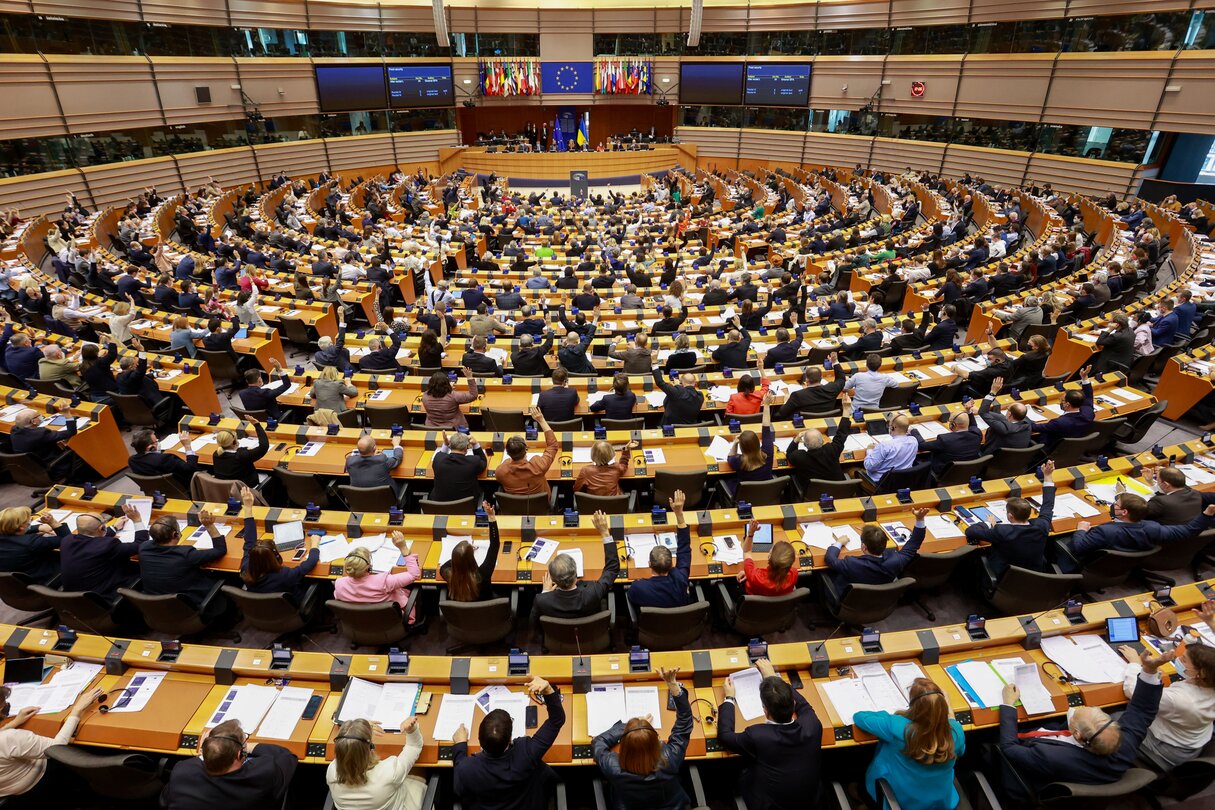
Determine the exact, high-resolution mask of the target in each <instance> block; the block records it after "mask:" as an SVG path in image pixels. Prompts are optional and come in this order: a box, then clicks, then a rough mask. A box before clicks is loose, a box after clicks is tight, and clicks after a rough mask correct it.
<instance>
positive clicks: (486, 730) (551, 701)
mask: <svg viewBox="0 0 1215 810" xmlns="http://www.w3.org/2000/svg"><path fill="white" fill-rule="evenodd" d="M526 689H527V692H528V694H530V695H532V697H533V699H534V698H535V697H541V698H543V699H544V709H545V712H546V713H547V715H548V717H547V718H545V720H544V723H543V724H542V725H541V726H540V728H538V729H536V733H535V734H533V735H532V736H530V737H528V736H527V735H526V734H523V735H522V736H519V737H514V739H512V736H513V731H514V729H513V723H512V721H511V717H510V714H509V713H508V712H506V711H505V710H503V709H494V710H493V711H492V712H490V713H489V714H487V715H485V717H484V718H482V719H481V727H480V728H479V729H478V731H477V739H478V742H480V743H481V753H479V754H477V755H476V756H469V754H468V729H466V728H465V727H464V726H463V725H461V726H460V727H459V728H458V729H456V733H455V734H454V735H453V736H452V738H451V741H452V743H454V745H453V746H452V762H453V768H452V778H453V785H454V788H455V791H456V795H457V796H459V797H460V800H461V801H462V802H463V803H464V807H466V808H467V809H468V810H548V801H549V798H550V796H552V794H553V791H554V789H555V787H556V783H557V775H556V773H554V772H553V769H552V768H551V767H550V766H549V765H548V764H546V763H545V762H544V755H545V753H546V752H547V751H548V749H549V748H551V747H552V745H553V743H554V742H556V740H557V734H558V733H560V731H561V727H562V726H564V725H565V706H564V704H563V703H562V702H561V693H560V692H559V691H557V689H556V687H554V686H552V685H550V684H549V682H548V681H546V680H544V679H543V678H532V679H531V680H530V681H528V683H527V686H526ZM520 731H522V729H520Z"/></svg>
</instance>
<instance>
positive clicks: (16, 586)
mask: <svg viewBox="0 0 1215 810" xmlns="http://www.w3.org/2000/svg"><path fill="white" fill-rule="evenodd" d="M32 587H33V585H32V583H31V581H30V578H29V577H28V576H26V575H25V574H22V573H21V572H19V571H12V572H9V571H2V572H0V602H4V604H6V605H8V606H9V607H11V608H13V609H15V610H21V611H25V612H26V613H39V612H41V611H44V610H48V609H49V608H50V604H49V603H48V602H47V601H46V599H44V598H42V597H41V596H39V595H38V594H37V593H35V592H34V591H32V590H31V588H32Z"/></svg>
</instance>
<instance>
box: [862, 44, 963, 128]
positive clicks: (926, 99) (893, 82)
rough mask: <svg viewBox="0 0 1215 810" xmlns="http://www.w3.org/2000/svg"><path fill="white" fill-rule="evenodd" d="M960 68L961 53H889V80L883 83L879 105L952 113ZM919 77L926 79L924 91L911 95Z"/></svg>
mask: <svg viewBox="0 0 1215 810" xmlns="http://www.w3.org/2000/svg"><path fill="white" fill-rule="evenodd" d="M961 72H962V57H961V56H960V55H957V56H954V55H951V56H891V57H888V58H887V59H886V74H885V81H888V82H890V84H887V85H883V86H882V103H881V105H880V106H879V107H878V109H880V110H881V111H882V112H884V113H889V112H893V113H909V114H912V115H942V116H949V115H952V114H953V102H954V97H955V96H956V95H957V92H958V76H959V74H961ZM916 81H920V82H923V83H924V95H922V96H920V97H919V98H916V97H914V96H912V95H911V83H912V82H916Z"/></svg>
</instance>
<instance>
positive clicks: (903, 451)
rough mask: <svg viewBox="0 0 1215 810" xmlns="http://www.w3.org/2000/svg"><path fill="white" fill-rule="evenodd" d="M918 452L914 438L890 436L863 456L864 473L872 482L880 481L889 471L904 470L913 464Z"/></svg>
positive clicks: (918, 447)
mask: <svg viewBox="0 0 1215 810" xmlns="http://www.w3.org/2000/svg"><path fill="white" fill-rule="evenodd" d="M919 450H920V443H919V442H918V441H916V438H915V436H911V435H906V434H905V435H902V436H891V437H890V438H889V439H888V440H887V441H884V442H881V443H880V444H878V446H877V447H874V448H872V449H870V450H869V452H868V453H866V454H865V472H867V473H869V477H870V478H872V479H873V480H874V481H880V480H882V476H883V475H885V474H886V473H888V472H890V471H891V470H905V469H907V468H908V467H910V466H912V465H913V464H915V456H916V453H918V452H919Z"/></svg>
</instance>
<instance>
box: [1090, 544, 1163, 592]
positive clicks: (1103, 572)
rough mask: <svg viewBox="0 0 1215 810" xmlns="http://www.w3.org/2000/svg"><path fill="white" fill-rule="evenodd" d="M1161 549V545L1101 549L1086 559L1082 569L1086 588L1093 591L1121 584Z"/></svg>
mask: <svg viewBox="0 0 1215 810" xmlns="http://www.w3.org/2000/svg"><path fill="white" fill-rule="evenodd" d="M1159 550H1160V547H1159V546H1152V547H1151V548H1148V549H1144V550H1143V551H1118V550H1117V549H1112V548H1103V549H1100V550H1099V551H1097V553H1095V554H1093V556H1091V557H1089V558H1088V559H1086V560H1085V561H1084V566H1083V569H1082V570H1081V571H1080V574H1081V576H1082V577H1083V578H1084V583H1083V584H1084V589H1085V590H1086V591H1091V590H1094V589H1100V588H1108V587H1110V586H1112V585H1121V584H1122V583H1124V582H1126V581H1127V580H1128V579H1130V576H1131V573H1132V572H1134V570H1135V569H1136V568H1138V567H1139V566H1140V565H1141V564H1142V563H1143V562H1145V561H1147V560H1149V559H1151V558H1152V556H1153V555H1154V554H1156V553H1157V552H1158V551H1159Z"/></svg>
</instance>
